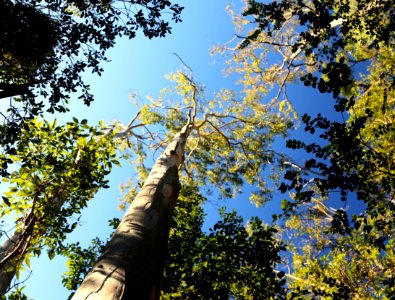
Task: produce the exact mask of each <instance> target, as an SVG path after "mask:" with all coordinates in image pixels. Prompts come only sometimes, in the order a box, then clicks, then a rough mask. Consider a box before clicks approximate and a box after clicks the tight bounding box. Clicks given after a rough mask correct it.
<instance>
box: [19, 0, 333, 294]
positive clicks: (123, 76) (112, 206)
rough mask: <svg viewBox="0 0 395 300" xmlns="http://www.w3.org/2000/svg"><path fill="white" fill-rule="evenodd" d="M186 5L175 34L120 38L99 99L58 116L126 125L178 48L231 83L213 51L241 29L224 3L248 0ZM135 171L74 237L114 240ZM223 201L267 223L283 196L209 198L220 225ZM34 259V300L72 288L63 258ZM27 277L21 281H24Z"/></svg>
mask: <svg viewBox="0 0 395 300" xmlns="http://www.w3.org/2000/svg"><path fill="white" fill-rule="evenodd" d="M180 4H181V5H182V6H185V10H184V12H183V15H182V20H183V22H182V23H179V24H175V25H174V28H173V31H172V34H171V35H169V36H168V37H166V38H162V39H153V40H148V39H147V38H145V37H143V36H142V34H139V35H138V37H137V38H135V39H133V40H127V39H120V40H118V42H117V44H116V46H115V47H114V48H113V49H111V51H109V53H108V54H109V58H110V59H111V62H110V63H106V64H105V65H104V73H103V74H102V76H101V77H97V76H91V75H89V74H87V75H86V79H87V81H88V82H90V83H91V91H92V93H93V94H94V95H95V101H94V102H93V103H92V104H91V106H90V107H86V106H84V105H83V104H82V103H80V102H79V101H78V100H75V101H72V103H71V105H70V110H71V111H70V113H69V114H67V115H62V116H59V115H57V118H58V119H61V120H67V119H68V118H71V116H75V117H77V118H79V119H88V120H89V121H90V123H91V124H94V123H95V122H98V121H99V120H104V121H106V122H110V121H112V120H114V119H117V120H120V121H122V122H124V123H127V122H128V121H129V120H130V119H131V118H132V117H133V116H134V115H135V113H136V107H135V106H134V104H133V103H132V102H131V101H130V99H129V95H130V94H131V93H133V94H138V95H140V96H141V97H142V98H144V96H145V95H152V96H156V95H157V94H158V92H159V91H160V90H161V89H162V88H163V87H166V86H168V85H169V82H168V81H167V80H166V79H165V77H164V75H165V74H168V73H169V72H174V71H176V70H177V69H179V68H181V67H182V65H181V63H180V61H179V59H178V58H176V57H175V56H174V55H172V54H171V53H174V52H175V53H177V54H178V55H180V56H181V57H182V59H183V60H184V61H185V62H186V63H187V64H188V65H189V66H190V67H191V69H192V70H193V72H194V78H195V80H197V81H198V82H201V83H203V84H205V85H206V86H207V89H208V91H209V92H210V91H218V90H220V88H221V87H224V86H227V85H228V84H229V80H230V79H229V78H228V79H225V78H223V75H222V70H223V67H224V66H223V64H222V62H221V60H220V59H218V57H212V56H210V54H209V50H210V49H211V48H212V47H213V45H215V44H221V43H224V42H226V41H228V40H230V39H231V38H232V37H233V36H234V27H233V24H232V22H231V18H230V16H229V15H228V14H227V13H226V11H225V7H226V6H227V5H229V4H230V5H234V6H236V7H240V5H241V1H240V0H233V1H227V0H214V1H213V0H199V1H192V0H189V1H188V0H185V1H180ZM293 99H295V102H294V103H295V105H296V106H297V109H298V110H299V111H301V112H306V111H307V110H309V111H310V112H311V111H313V113H315V112H319V111H321V110H322V107H323V106H326V105H328V103H324V101H328V99H327V100H322V97H321V96H320V97H318V93H315V92H314V91H312V90H310V89H303V91H300V89H295V90H294V93H293ZM280 146H281V145H280ZM132 174H133V168H132V166H129V165H125V166H123V167H122V168H115V169H114V170H113V173H112V174H111V175H110V176H109V179H110V186H111V187H110V189H107V190H101V191H99V193H98V194H97V195H96V196H95V198H94V199H93V200H92V201H91V202H90V203H89V206H88V208H87V209H85V210H84V211H83V213H82V218H81V224H82V226H80V227H79V228H77V230H76V231H75V232H74V233H73V234H72V235H71V237H70V240H72V241H77V240H78V241H81V242H82V243H83V244H85V245H87V243H89V241H90V240H91V239H93V238H94V237H96V236H99V237H101V238H103V239H105V238H107V237H108V235H109V234H110V233H111V232H110V228H109V227H108V226H107V224H108V222H107V221H108V220H109V219H112V218H114V217H119V218H122V216H123V212H121V211H119V210H118V209H117V206H118V198H119V197H120V196H121V195H120V192H119V189H118V185H119V184H120V183H122V182H125V181H126V180H127V179H128V178H129V177H130V176H131V175H132ZM276 197H277V198H280V194H279V193H278V194H276ZM224 204H226V205H227V206H228V207H230V208H235V209H237V211H238V212H239V213H240V214H241V215H243V216H244V217H246V218H247V217H249V216H251V215H258V216H260V217H261V218H265V219H266V221H268V220H270V216H271V215H272V214H273V213H276V212H278V206H279V201H277V202H275V203H273V204H269V205H267V206H265V207H263V208H259V209H257V208H255V206H254V205H251V204H250V203H249V202H248V197H245V198H244V199H237V200H235V201H231V202H226V203H225V202H220V203H215V201H210V202H209V204H207V205H206V207H205V209H206V212H207V213H208V214H209V222H214V220H215V218H216V217H217V216H218V213H217V210H218V208H219V207H220V206H222V205H224ZM31 264H32V268H33V272H32V274H31V276H30V278H29V279H28V280H27V281H26V289H25V290H24V291H25V293H26V294H27V295H28V296H29V297H30V298H33V299H36V300H47V299H66V298H67V296H68V294H69V292H68V291H67V290H66V289H65V288H63V287H62V284H61V274H62V273H63V272H64V271H65V270H66V266H65V260H64V259H62V258H55V259H54V260H52V261H50V260H48V258H47V257H46V255H45V254H43V255H42V257H40V258H39V259H35V260H32V263H31ZM25 275H26V274H25ZM25 275H23V276H25ZM23 276H22V277H21V278H20V279H21V280H23V279H24V277H23Z"/></svg>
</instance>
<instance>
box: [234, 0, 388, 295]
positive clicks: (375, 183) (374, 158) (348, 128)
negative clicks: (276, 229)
mask: <svg viewBox="0 0 395 300" xmlns="http://www.w3.org/2000/svg"><path fill="white" fill-rule="evenodd" d="M393 4H394V3H393V2H392V1H358V2H357V1H347V2H345V1H332V2H320V1H307V2H302V1H279V2H273V3H270V4H263V3H260V2H257V1H249V6H248V9H247V10H246V11H245V13H244V15H245V16H252V17H253V19H254V21H255V22H257V25H258V26H257V27H255V29H254V30H253V31H252V32H251V33H250V34H248V35H247V37H246V39H245V40H244V42H243V43H241V44H240V46H241V48H243V47H246V48H249V47H250V45H251V44H255V43H259V42H260V40H259V37H260V36H261V34H262V35H264V36H272V35H275V34H277V33H278V32H279V31H280V30H281V29H282V28H283V26H286V24H287V22H289V20H294V21H293V22H296V23H295V24H297V25H301V26H299V27H296V28H297V31H298V32H299V33H300V34H298V35H297V38H296V40H295V43H294V44H293V45H289V46H291V51H292V52H293V53H298V52H300V51H301V52H303V53H304V55H305V57H306V58H309V59H310V61H312V64H313V65H314V66H315V70H314V72H311V71H309V70H308V68H307V67H305V68H304V74H300V75H299V76H300V80H301V81H302V82H303V83H304V85H305V86H311V87H313V88H318V90H319V91H320V92H321V93H330V94H332V96H333V98H334V99H335V101H336V103H335V105H334V110H335V111H337V112H340V113H342V116H343V119H344V120H345V121H344V122H339V121H331V120H330V119H328V118H326V117H325V116H323V115H322V114H319V115H318V116H309V115H305V116H303V117H302V121H303V123H304V125H305V131H307V132H310V133H311V134H313V135H314V134H319V138H320V139H321V140H320V141H317V142H315V143H304V142H302V141H298V140H290V141H288V142H287V146H288V147H290V148H293V149H304V150H306V152H307V153H312V154H313V158H311V159H310V160H307V161H306V163H305V164H304V166H303V168H293V169H290V170H289V171H288V172H286V174H285V177H284V179H285V182H284V183H282V184H281V186H280V190H282V191H283V192H286V191H293V192H295V195H294V197H293V199H292V200H291V201H288V202H284V209H285V216H287V217H290V216H293V217H292V218H294V219H293V220H294V221H295V222H296V223H294V225H293V229H296V231H297V232H298V233H299V236H300V235H304V234H305V232H309V233H311V234H312V236H310V238H309V239H308V240H309V242H310V243H309V246H306V247H305V248H304V249H302V250H300V249H299V250H298V251H300V252H296V253H297V255H298V256H297V257H300V259H299V258H298V259H297V260H296V261H294V264H297V265H294V267H295V272H296V274H299V275H300V274H302V276H301V278H302V279H300V281H298V280H295V283H294V284H295V286H297V287H299V288H300V286H304V287H306V286H309V288H310V290H309V291H312V292H313V294H312V295H316V296H321V297H324V298H325V297H328V299H329V298H330V299H332V298H333V297H341V298H349V297H350V296H351V295H352V296H353V297H357V296H356V295H359V296H361V297H367V298H370V297H378V296H379V297H390V295H391V293H392V290H391V287H390V285H389V284H390V283H391V282H392V281H393V279H392V276H391V275H390V274H389V273H387V272H386V270H389V269H388V266H389V265H391V264H392V262H391V255H392V253H393V249H394V248H393V230H394V227H393V218H394V216H393V213H392V211H393V201H394V190H393V187H394V180H395V173H394V157H395V153H394V151H393V142H392V140H393V137H394V132H395V131H394V123H393V121H394V118H393V117H394V106H393V86H394V81H393V66H392V61H393V60H391V62H390V59H389V57H392V55H393V53H394V52H393V51H394V43H393V42H394V36H393V30H392V22H393ZM358 72H361V74H358ZM379 74H380V75H379ZM388 95H392V96H389V97H388ZM388 141H391V142H388ZM306 171H308V172H314V173H315V174H317V176H312V175H311V174H309V173H308V172H307V173H306ZM314 195H317V197H318V196H320V197H322V196H326V197H329V198H330V199H333V198H337V199H339V200H341V201H342V202H344V203H345V204H347V203H350V205H352V204H353V203H355V202H354V201H356V200H355V198H356V199H357V200H359V201H362V202H363V204H364V205H363V206H362V208H361V210H360V214H359V215H353V216H352V217H351V216H350V215H349V213H348V212H347V210H345V209H344V208H345V207H344V204H337V207H338V208H337V209H335V210H333V211H332V210H327V209H323V211H325V210H326V212H327V213H326V214H321V217H320V216H319V215H317V214H315V215H314V214H313V213H311V212H309V213H308V216H310V217H308V218H307V219H304V218H300V217H298V216H297V215H296V216H295V212H297V211H299V210H301V209H302V210H303V207H304V206H307V207H309V206H310V203H312V204H315V203H316V202H315V201H316V200H314V201H313V199H314V198H313V197H314ZM336 195H340V196H336ZM312 201H313V202H312ZM300 205H302V206H301V207H299V206H300ZM321 205H322V206H323V207H324V205H323V204H322V202H320V204H319V205H318V204H317V205H314V207H315V208H317V206H321ZM305 210H307V209H305ZM328 212H329V213H328ZM321 213H322V211H321ZM312 215H313V216H314V217H313V218H312V220H310V219H311V216H312ZM295 218H296V219H295ZM309 220H310V221H309ZM328 220H329V222H328ZM383 220H388V222H387V221H383ZM310 222H311V223H313V224H314V225H313V226H316V227H317V228H319V230H318V231H316V230H315V229H314V230H313V231H311V230H310V231H309V228H313V226H311V227H310V225H309V224H310ZM328 223H330V226H329V224H328ZM323 224H325V225H323ZM322 229H323V230H324V234H325V236H323V237H320V238H317V234H318V233H320V232H321V230H322ZM321 235H322V233H321ZM328 238H329V239H328ZM326 239H327V240H326ZM325 241H326V242H325ZM329 245H330V246H329ZM328 248H330V249H331V250H329V252H328ZM299 255H300V256H299ZM303 260H305V261H309V262H310V264H309V265H308V264H306V265H304V264H303V263H302V265H301V262H303ZM340 265H342V266H343V270H344V272H343V273H342V272H339V270H338V269H337V268H336V266H340ZM384 265H385V266H386V267H384V269H385V271H384V273H380V275H383V276H382V277H381V276H380V275H377V276H376V275H375V274H372V273H371V271H368V270H369V269H370V270H371V269H372V266H374V268H375V269H380V268H381V267H382V266H384ZM361 270H365V271H363V272H362V273H361V272H360V271H361ZM360 276H362V277H360ZM373 278H374V279H373ZM304 279H307V280H304ZM361 281H363V282H364V283H365V284H362V285H361V284H359V282H361ZM314 282H316V286H315V287H314V284H315V283H314ZM320 282H323V283H321V284H320ZM312 286H313V287H312Z"/></svg>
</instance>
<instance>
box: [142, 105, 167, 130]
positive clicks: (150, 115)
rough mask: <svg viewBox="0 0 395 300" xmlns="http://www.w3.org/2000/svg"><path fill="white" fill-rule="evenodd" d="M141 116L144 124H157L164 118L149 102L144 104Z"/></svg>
mask: <svg viewBox="0 0 395 300" xmlns="http://www.w3.org/2000/svg"><path fill="white" fill-rule="evenodd" d="M140 118H141V121H142V123H143V124H145V125H149V124H155V123H158V122H160V121H161V120H162V117H161V116H160V115H159V114H158V113H156V112H154V111H153V110H152V109H151V108H150V106H149V105H148V104H144V105H143V106H142V107H141V109H140Z"/></svg>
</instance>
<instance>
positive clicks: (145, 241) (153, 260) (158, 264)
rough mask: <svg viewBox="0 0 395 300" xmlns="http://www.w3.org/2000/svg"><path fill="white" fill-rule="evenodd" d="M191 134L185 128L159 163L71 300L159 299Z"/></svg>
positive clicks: (186, 127)
mask: <svg viewBox="0 0 395 300" xmlns="http://www.w3.org/2000/svg"><path fill="white" fill-rule="evenodd" d="M189 129H190V126H189V125H187V126H185V127H184V128H183V129H182V130H181V131H180V132H179V133H178V134H177V135H176V136H175V137H174V139H173V141H172V142H171V143H170V144H169V145H168V146H167V148H166V150H165V151H164V153H163V154H162V155H161V156H160V157H159V158H158V160H157V161H156V163H155V165H154V167H153V168H152V171H151V173H150V174H149V176H148V178H147V180H146V181H145V183H144V186H143V187H142V189H141V191H140V192H139V193H138V194H137V196H136V198H135V199H134V200H133V202H132V204H131V206H130V208H129V209H128V211H127V212H126V214H125V216H124V218H123V220H122V222H121V223H120V225H119V226H118V228H117V230H116V231H115V233H114V235H113V236H112V238H111V240H110V241H109V242H108V244H107V246H106V249H105V251H104V253H103V255H102V256H101V257H100V258H99V260H98V261H97V263H96V264H95V266H94V267H93V269H92V270H91V271H90V272H89V273H88V275H87V276H86V277H85V279H84V281H83V282H82V284H81V286H80V287H79V289H78V290H77V292H76V293H75V295H74V297H73V298H72V299H73V300H77V299H78V300H82V299H95V300H99V299H102V300H120V299H124V300H126V299H137V300H139V299H144V300H145V299H150V300H151V299H152V300H153V299H159V295H160V279H161V274H162V268H163V263H164V259H165V256H166V252H167V240H168V235H169V223H170V218H171V216H172V213H173V209H174V206H175V204H176V201H177V197H178V193H179V190H180V184H179V179H178V167H179V166H180V164H181V163H182V161H183V154H184V153H183V152H184V146H185V142H186V139H187V137H188V134H189Z"/></svg>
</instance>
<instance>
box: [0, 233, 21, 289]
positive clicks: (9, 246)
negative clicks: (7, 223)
mask: <svg viewBox="0 0 395 300" xmlns="http://www.w3.org/2000/svg"><path fill="white" fill-rule="evenodd" d="M21 235H22V232H21V231H15V232H14V233H13V235H12V236H10V237H9V238H8V239H7V240H6V241H4V242H3V244H2V245H0V262H2V261H3V260H4V259H5V257H6V256H7V255H8V254H9V253H10V252H11V251H12V250H13V249H14V248H15V245H16V244H17V243H18V241H19V239H20V238H21ZM15 272H16V262H15V261H13V260H7V261H6V262H5V263H4V265H3V266H1V268H0V295H4V294H5V293H7V292H8V291H9V289H10V286H11V281H12V279H13V278H14V276H15Z"/></svg>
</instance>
